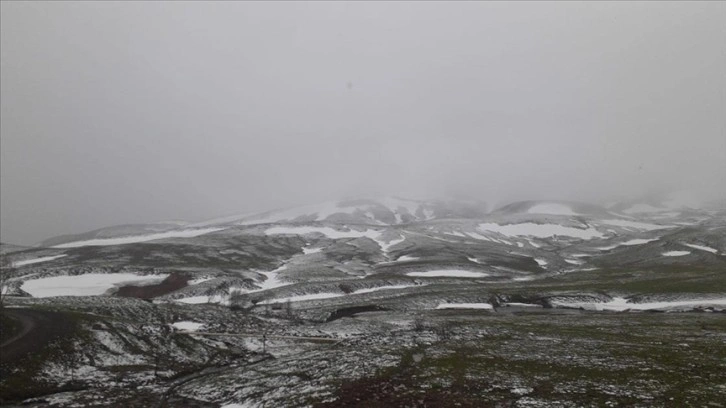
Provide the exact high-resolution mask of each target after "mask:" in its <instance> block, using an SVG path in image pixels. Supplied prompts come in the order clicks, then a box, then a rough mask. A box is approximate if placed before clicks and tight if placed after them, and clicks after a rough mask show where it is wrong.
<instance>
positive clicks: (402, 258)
mask: <svg viewBox="0 0 726 408" xmlns="http://www.w3.org/2000/svg"><path fill="white" fill-rule="evenodd" d="M419 259H421V258H419V257H417V256H410V255H402V256H399V257H398V259H396V261H398V262H406V261H416V260H419Z"/></svg>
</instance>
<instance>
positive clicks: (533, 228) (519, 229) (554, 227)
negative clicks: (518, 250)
mask: <svg viewBox="0 0 726 408" xmlns="http://www.w3.org/2000/svg"><path fill="white" fill-rule="evenodd" d="M479 229H480V230H482V231H488V232H498V233H500V234H503V235H508V236H531V237H537V238H549V237H553V236H555V235H560V236H568V237H574V238H580V239H592V238H602V237H603V234H602V233H601V232H600V231H598V230H596V229H595V228H587V229H583V228H573V227H565V226H562V225H558V224H535V223H532V222H525V223H521V224H505V225H499V224H493V223H484V224H479Z"/></svg>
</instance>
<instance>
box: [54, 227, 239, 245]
mask: <svg viewBox="0 0 726 408" xmlns="http://www.w3.org/2000/svg"><path fill="white" fill-rule="evenodd" d="M224 229H225V228H197V229H182V230H174V231H168V232H160V233H157V234H148V235H136V236H127V237H116V238H98V239H89V240H86V241H76V242H67V243H64V244H59V245H54V246H53V248H77V247H83V246H108V245H125V244H135V243H139V242H149V241H156V240H161V239H169V238H194V237H198V236H200V235H205V234H210V233H212V232H217V231H222V230H224Z"/></svg>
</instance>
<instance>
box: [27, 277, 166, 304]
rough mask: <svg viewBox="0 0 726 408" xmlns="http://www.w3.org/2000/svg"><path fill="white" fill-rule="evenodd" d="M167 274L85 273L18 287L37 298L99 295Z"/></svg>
mask: <svg viewBox="0 0 726 408" xmlns="http://www.w3.org/2000/svg"><path fill="white" fill-rule="evenodd" d="M167 276H169V275H168V274H167V275H137V274H134V273H107V274H106V273H87V274H85V275H76V276H53V277H49V278H40V279H32V280H27V281H25V282H23V284H22V285H21V286H20V289H22V290H24V291H25V292H28V293H29V294H30V295H31V296H33V297H37V298H43V297H51V296H99V295H103V294H104V293H105V292H106V291H107V290H109V289H111V288H114V287H118V286H123V285H122V284H134V285H138V284H153V283H158V282H161V281H162V280H164V279H166V278H167Z"/></svg>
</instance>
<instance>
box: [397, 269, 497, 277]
mask: <svg viewBox="0 0 726 408" xmlns="http://www.w3.org/2000/svg"><path fill="white" fill-rule="evenodd" d="M406 275H408V276H419V277H426V278H436V277H446V278H483V277H486V276H489V274H488V273H484V272H473V271H464V270H458V269H442V270H438V271H426V272H409V273H407V274H406Z"/></svg>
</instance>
